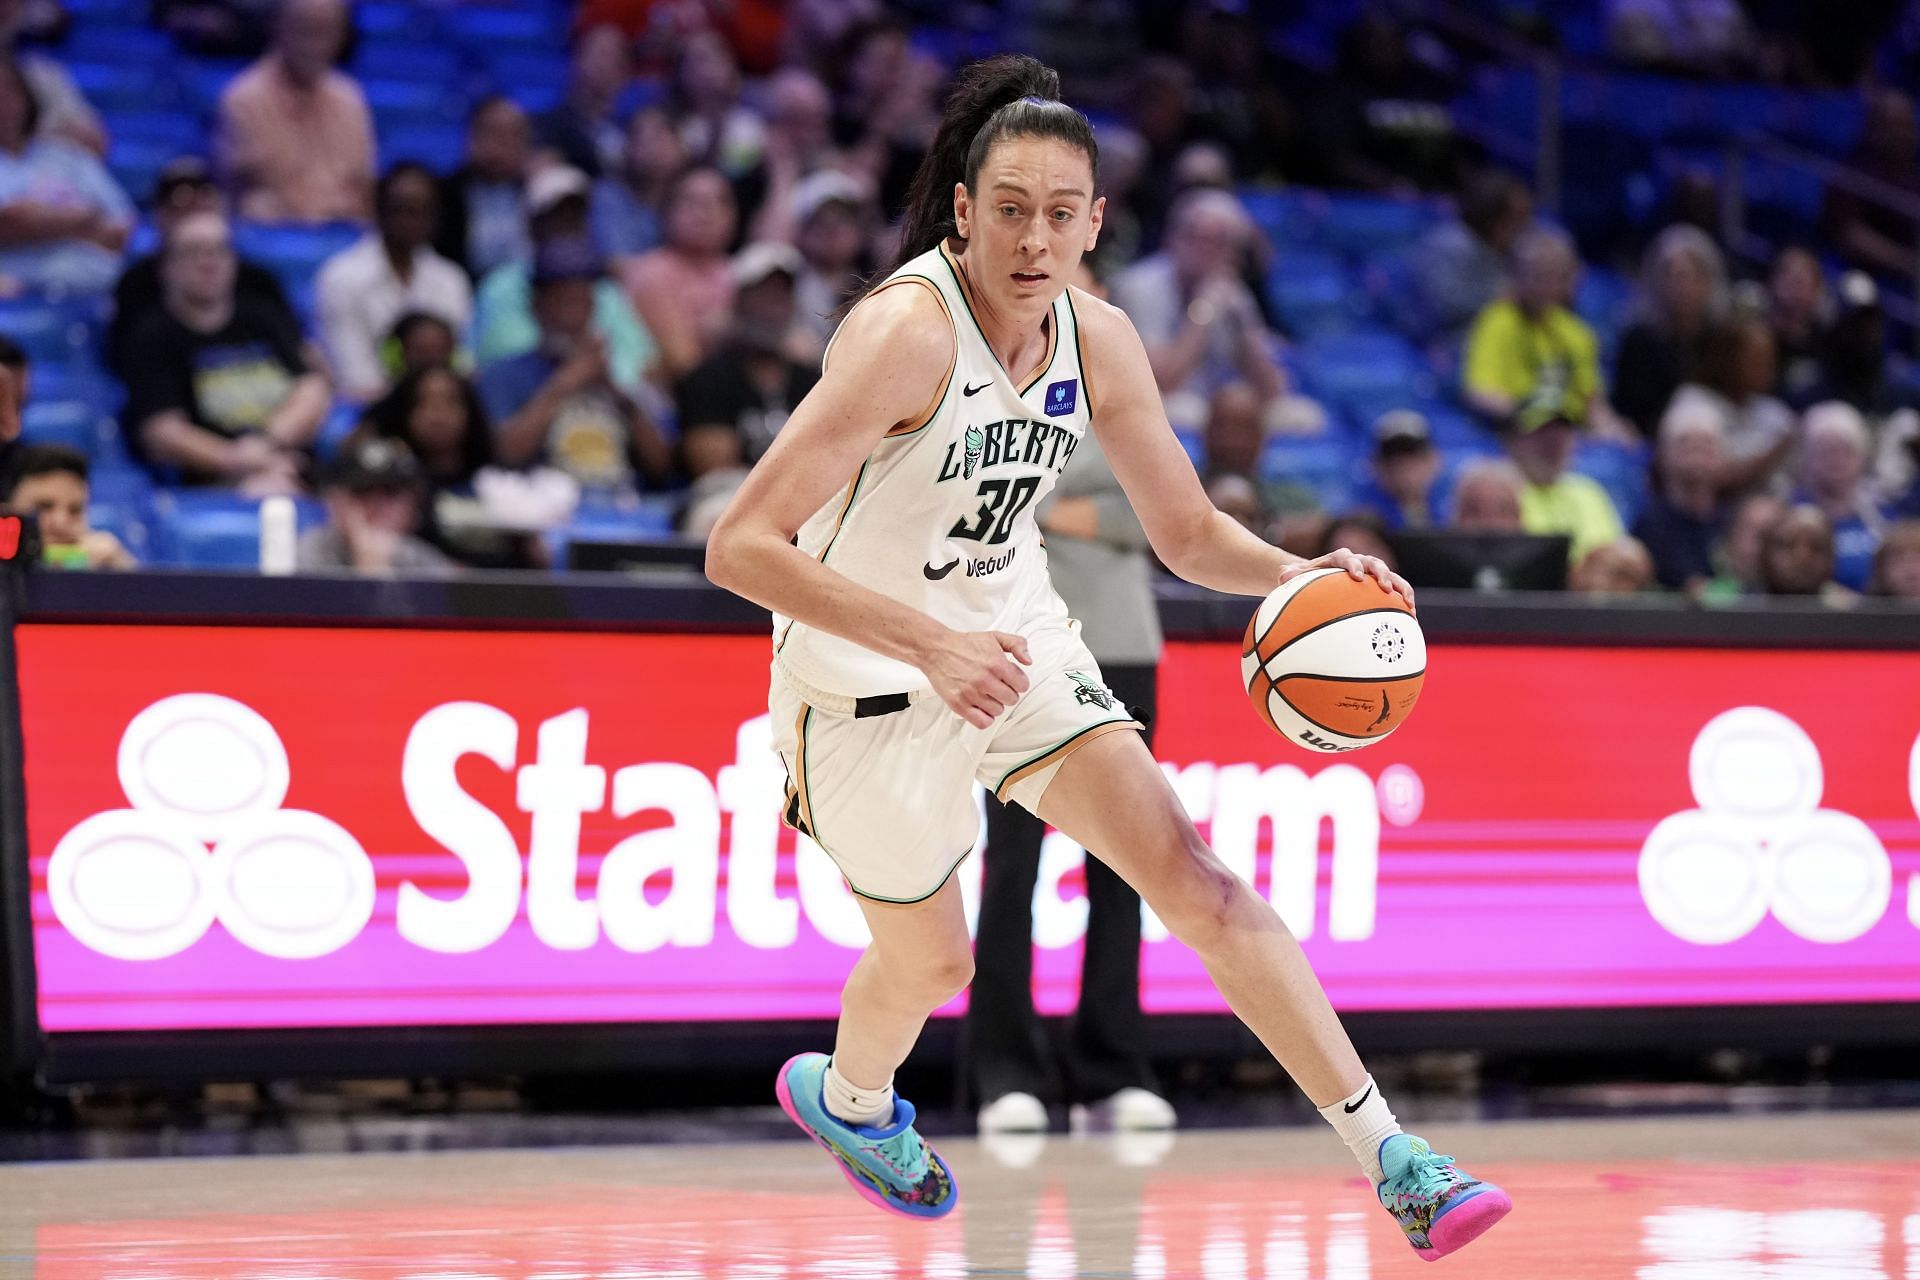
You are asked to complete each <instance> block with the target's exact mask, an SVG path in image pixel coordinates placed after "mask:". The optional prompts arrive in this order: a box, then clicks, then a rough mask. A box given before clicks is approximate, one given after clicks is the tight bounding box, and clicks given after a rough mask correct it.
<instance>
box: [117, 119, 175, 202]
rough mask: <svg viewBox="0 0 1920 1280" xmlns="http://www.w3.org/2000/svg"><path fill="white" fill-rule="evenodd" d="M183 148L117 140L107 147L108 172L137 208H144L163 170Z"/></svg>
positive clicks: (142, 141) (152, 142)
mask: <svg viewBox="0 0 1920 1280" xmlns="http://www.w3.org/2000/svg"><path fill="white" fill-rule="evenodd" d="M189 149H190V148H183V147H181V146H178V145H176V144H174V143H171V142H161V141H152V140H145V139H141V138H137V137H136V138H123V137H120V136H118V135H115V136H114V139H113V141H112V143H110V144H109V145H108V147H107V168H108V169H110V170H112V172H113V178H114V181H116V182H118V183H119V184H120V186H121V188H122V189H123V190H125V191H126V193H127V195H128V196H129V197H131V198H132V199H133V201H134V203H136V204H144V203H145V202H146V201H147V199H148V198H149V197H150V196H152V194H153V189H154V187H155V185H156V184H157V183H158V182H159V181H160V170H162V169H164V168H165V167H166V166H167V164H168V162H169V161H171V160H173V159H174V158H175V157H176V156H179V155H180V154H181V153H182V152H183V151H184V150H189Z"/></svg>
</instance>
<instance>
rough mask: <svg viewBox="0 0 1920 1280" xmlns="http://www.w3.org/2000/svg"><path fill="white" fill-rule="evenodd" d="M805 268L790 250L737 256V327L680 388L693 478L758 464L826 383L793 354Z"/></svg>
mask: <svg viewBox="0 0 1920 1280" xmlns="http://www.w3.org/2000/svg"><path fill="white" fill-rule="evenodd" d="M799 269H800V255H799V253H798V252H797V251H795V250H794V249H793V248H792V247H790V246H788V245H784V244H775V243H761V244H752V245H748V246H747V247H746V248H745V249H742V250H741V251H740V252H739V253H738V254H736V255H734V259H733V277H734V283H735V286H736V288H737V290H738V292H737V296H736V303H735V308H734V320H733V328H732V330H731V331H730V332H729V333H728V335H727V339H726V341H725V342H723V343H722V344H721V346H720V349H719V350H718V351H716V352H715V353H714V354H713V355H712V356H710V357H708V358H707V359H706V360H705V361H703V362H701V364H700V365H699V366H698V367H697V368H695V369H694V370H693V372H692V373H690V374H688V375H687V376H686V377H685V378H683V379H682V380H681V382H680V385H679V387H678V388H677V389H676V399H677V400H678V402H679V408H680V457H681V468H682V470H683V471H684V472H685V473H686V474H687V475H688V476H689V477H691V478H693V479H695V480H697V479H699V478H700V477H701V476H703V475H705V474H706V473H708V472H710V471H715V470H721V469H729V468H739V467H743V466H745V465H750V464H752V463H754V462H758V461H759V460H760V456H761V455H762V454H764V453H765V452H766V451H767V446H768V445H770V444H772V443H773V437H774V435H775V434H776V433H778V432H779V430H780V428H781V427H782V426H783V425H784V424H785V423H786V420H787V417H788V415H789V414H791V413H792V412H793V410H794V407H795V406H796V405H798V404H799V403H800V401H801V400H802V399H803V398H804V397H805V396H806V394H807V392H809V391H811V390H813V384H814V383H816V382H818V381H819V380H820V374H819V372H818V370H817V368H816V367H815V366H813V365H810V364H804V363H801V362H800V361H798V360H796V359H794V358H793V356H792V354H791V352H790V350H789V348H790V345H791V344H790V342H789V341H788V338H789V335H790V334H791V333H792V331H793V327H794V316H793V312H794V307H793V292H794V290H793V283H794V277H795V276H796V275H797V274H798V272H799Z"/></svg>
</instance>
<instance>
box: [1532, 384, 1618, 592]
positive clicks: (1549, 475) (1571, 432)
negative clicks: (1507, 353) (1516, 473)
mask: <svg viewBox="0 0 1920 1280" xmlns="http://www.w3.org/2000/svg"><path fill="white" fill-rule="evenodd" d="M1577 430H1578V429H1577V428H1576V427H1575V425H1574V422H1573V417H1572V415H1571V414H1570V413H1569V412H1568V411H1567V410H1566V408H1565V407H1564V406H1563V405H1562V404H1561V403H1560V402H1558V401H1556V400H1552V399H1545V400H1538V401H1535V402H1533V403H1531V404H1528V405H1525V406H1523V407H1522V408H1521V410H1520V411H1519V412H1518V413H1516V414H1514V415H1513V417H1512V418H1511V419H1509V420H1508V425H1507V429H1506V445H1507V455H1508V456H1509V457H1511V458H1512V459H1513V463H1514V465H1515V466H1517V467H1519V468H1520V474H1521V475H1523V476H1525V477H1526V481H1527V483H1526V485H1525V487H1524V488H1522V489H1521V490H1520V525H1521V527H1522V528H1524V529H1525V530H1526V531H1527V532H1528V533H1544V534H1554V533H1564V534H1566V535H1567V536H1568V537H1569V538H1571V539H1573V546H1572V547H1571V548H1570V549H1569V553H1570V555H1571V557H1572V562H1573V563H1574V564H1579V563H1580V562H1581V561H1582V560H1584V559H1585V558H1586V555H1587V553H1588V552H1589V551H1592V550H1593V549H1594V548H1595V547H1603V546H1606V545H1608V544H1609V543H1613V542H1617V541H1619V540H1620V539H1621V538H1623V537H1625V536H1626V530H1625V528H1623V527H1622V526H1621V523H1620V513H1619V512H1618V511H1616V510H1615V509H1614V506H1613V499H1612V498H1610V497H1608V496H1607V491H1606V490H1605V489H1603V488H1601V487H1600V485H1599V483H1598V482H1597V481H1595V480H1594V479H1593V478H1592V477H1590V476H1583V475H1580V474H1579V473H1578V472H1574V471H1569V470H1568V469H1567V464H1568V463H1569V462H1570V461H1571V460H1572V458H1573V443H1574V437H1575V435H1576V434H1577Z"/></svg>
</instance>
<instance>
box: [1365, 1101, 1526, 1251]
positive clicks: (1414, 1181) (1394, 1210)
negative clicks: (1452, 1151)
mask: <svg viewBox="0 0 1920 1280" xmlns="http://www.w3.org/2000/svg"><path fill="white" fill-rule="evenodd" d="M1380 1167H1381V1168H1382V1169H1384V1170H1385V1171H1386V1175H1387V1177H1386V1181H1384V1182H1382V1183H1381V1184H1380V1187H1379V1193H1380V1203H1381V1204H1382V1205H1383V1206H1385V1208H1386V1210H1387V1212H1388V1213H1391V1214H1392V1215H1393V1218H1394V1221H1396V1222H1398V1223H1399V1224H1400V1229H1401V1230H1402V1231H1404V1232H1406V1233H1407V1243H1408V1244H1411V1245H1412V1246H1413V1251H1414V1252H1415V1253H1417V1254H1419V1255H1420V1256H1421V1257H1422V1258H1425V1259H1426V1260H1427V1261H1428V1262H1432V1261H1434V1260H1436V1259H1438V1258H1444V1257H1446V1256H1447V1255H1448V1254H1450V1253H1452V1252H1453V1251H1454V1250H1456V1249H1462V1248H1465V1247H1466V1246H1467V1245H1469V1244H1471V1243H1473V1241H1475V1240H1476V1239H1478V1238H1479V1237H1480V1235H1481V1234H1482V1233H1483V1232H1485V1231H1486V1230H1487V1228H1489V1227H1491V1226H1492V1225H1493V1224H1494V1223H1496V1222H1498V1221H1500V1219H1502V1218H1504V1217H1506V1216H1507V1210H1509V1209H1511V1208H1513V1201H1512V1200H1510V1199H1508V1198H1507V1193H1506V1192H1504V1191H1502V1190H1501V1189H1500V1188H1499V1187H1496V1186H1494V1185H1493V1184H1492V1183H1491V1182H1481V1181H1480V1180H1479V1179H1478V1178H1471V1177H1468V1176H1467V1175H1466V1174H1464V1173H1462V1172H1461V1171H1460V1170H1459V1169H1457V1168H1455V1167H1454V1163H1453V1157H1452V1156H1441V1155H1435V1154H1434V1152H1433V1148H1432V1147H1430V1146H1428V1145H1427V1143H1426V1140H1425V1139H1423V1138H1416V1137H1414V1136H1413V1135H1412V1134H1409V1133H1396V1134H1394V1135H1393V1136H1392V1137H1390V1138H1388V1139H1387V1140H1386V1141H1385V1142H1382V1143H1381V1144H1380Z"/></svg>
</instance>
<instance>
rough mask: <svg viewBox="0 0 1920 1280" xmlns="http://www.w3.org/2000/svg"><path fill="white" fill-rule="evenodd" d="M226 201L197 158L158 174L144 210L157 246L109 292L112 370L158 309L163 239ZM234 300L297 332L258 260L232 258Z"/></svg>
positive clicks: (276, 284)
mask: <svg viewBox="0 0 1920 1280" xmlns="http://www.w3.org/2000/svg"><path fill="white" fill-rule="evenodd" d="M225 208H226V200H225V199H224V198H223V197H222V196H221V194H220V188H219V187H218V186H217V185H215V183H214V180H213V170H212V169H211V168H210V167H209V166H208V164H207V162H206V161H205V160H202V159H200V158H199V157H198V156H181V157H180V158H178V159H176V160H171V161H169V162H168V163H167V165H166V166H165V167H164V168H163V169H161V170H160V176H159V180H158V181H157V182H155V184H154V189H153V207H152V208H151V209H150V210H149V211H148V217H149V218H150V219H151V220H152V222H153V226H154V229H155V230H156V231H158V232H159V233H160V246H161V247H160V248H159V249H157V250H155V251H154V252H152V253H150V254H147V255H146V256H145V257H143V258H137V259H135V260H134V261H133V262H132V263H130V264H129V265H128V266H127V269H126V270H125V271H123V272H121V273H120V282H119V283H118V284H116V285H115V286H114V288H113V320H112V321H111V322H110V323H109V325H108V327H107V337H106V349H107V362H108V366H109V367H110V368H112V369H114V370H115V371H116V372H117V371H119V370H120V369H122V368H124V367H125V364H126V352H127V341H128V339H129V337H130V336H131V335H132V333H133V331H134V330H135V329H137V328H138V327H139V326H140V324H141V322H142V321H144V320H145V319H146V318H147V317H148V316H150V315H154V314H156V313H158V312H159V311H160V310H161V309H162V296H161V295H162V292H163V287H162V284H161V279H160V264H161V259H162V258H163V257H164V256H165V253H166V244H167V240H168V238H169V237H170V236H172V234H173V229H174V228H175V227H176V226H178V225H179V224H180V221H181V219H183V218H185V217H186V216H187V215H188V214H190V213H223V212H224V210H225ZM234 270H235V274H234V281H233V290H234V296H235V297H237V298H245V299H248V300H249V302H250V303H251V304H254V305H257V306H258V307H259V308H260V309H262V310H265V311H271V312H275V313H277V314H278V315H279V316H280V317H281V318H282V319H283V320H284V321H285V322H286V324H287V325H289V326H291V327H292V328H293V329H295V330H298V329H299V327H300V322H299V320H298V318H296V317H295V316H294V314H293V307H292V306H291V305H290V304H289V303H288V302H287V294H286V291H285V290H284V289H282V288H281V287H280V280H279V277H277V276H275V275H274V274H273V272H271V271H269V270H267V268H265V267H263V266H261V265H260V264H259V263H257V262H250V261H248V260H247V259H245V258H236V259H235V265H234Z"/></svg>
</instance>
